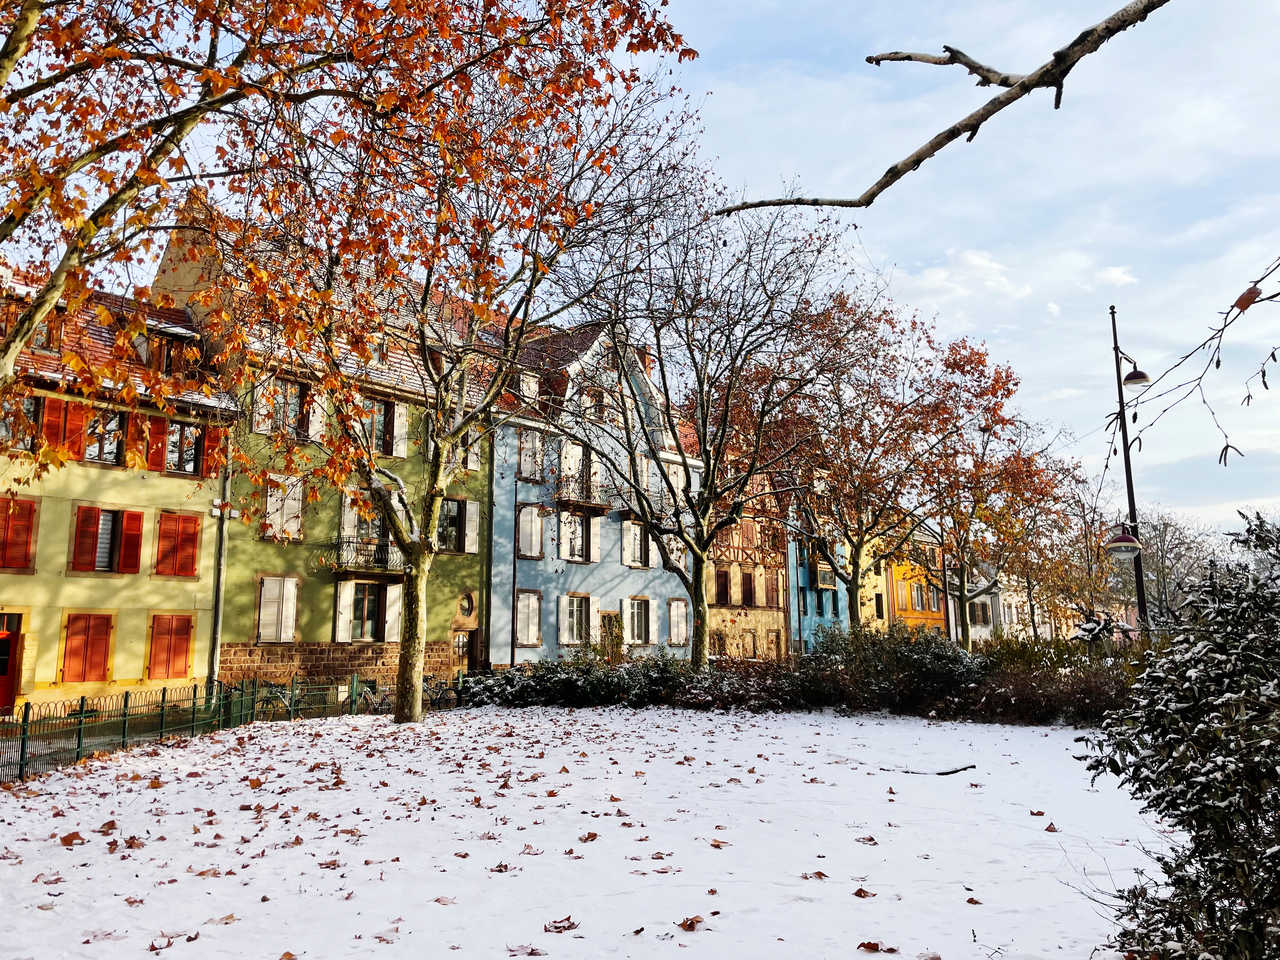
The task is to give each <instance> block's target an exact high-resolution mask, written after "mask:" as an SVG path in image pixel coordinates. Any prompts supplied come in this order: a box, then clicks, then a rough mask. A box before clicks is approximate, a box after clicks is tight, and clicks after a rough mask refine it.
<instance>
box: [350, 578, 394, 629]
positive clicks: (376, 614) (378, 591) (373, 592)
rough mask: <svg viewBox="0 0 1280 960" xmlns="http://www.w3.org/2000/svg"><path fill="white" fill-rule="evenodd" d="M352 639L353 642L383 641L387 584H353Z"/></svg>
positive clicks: (359, 582)
mask: <svg viewBox="0 0 1280 960" xmlns="http://www.w3.org/2000/svg"><path fill="white" fill-rule="evenodd" d="M352 587H353V591H352V602H351V637H350V639H352V640H381V639H383V632H382V628H383V614H384V613H385V611H386V604H387V585H386V584H385V583H365V582H363V581H358V582H356V583H354V584H352Z"/></svg>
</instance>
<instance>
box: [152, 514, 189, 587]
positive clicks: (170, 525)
mask: <svg viewBox="0 0 1280 960" xmlns="http://www.w3.org/2000/svg"><path fill="white" fill-rule="evenodd" d="M199 541H200V518H199V517H195V516H191V515H190V514H185V513H161V514H160V522H159V523H158V524H157V525H156V573H157V575H159V576H162V577H194V576H195V575H196V556H197V553H198V548H199Z"/></svg>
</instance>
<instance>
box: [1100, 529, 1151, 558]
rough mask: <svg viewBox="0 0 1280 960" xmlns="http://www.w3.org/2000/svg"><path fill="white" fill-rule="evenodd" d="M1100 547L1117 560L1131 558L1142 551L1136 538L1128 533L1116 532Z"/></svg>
mask: <svg viewBox="0 0 1280 960" xmlns="http://www.w3.org/2000/svg"><path fill="white" fill-rule="evenodd" d="M1102 548H1103V549H1104V550H1106V551H1107V553H1109V554H1111V556H1113V557H1115V558H1116V559H1117V560H1132V559H1133V558H1134V557H1136V556H1137V555H1138V554H1140V553H1141V552H1142V544H1141V543H1139V542H1138V538H1137V537H1135V536H1133V535H1132V534H1128V533H1117V534H1115V535H1114V536H1112V537H1111V539H1110V540H1108V541H1107V542H1106V543H1104V544H1103V545H1102Z"/></svg>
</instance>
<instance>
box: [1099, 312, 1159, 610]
mask: <svg viewBox="0 0 1280 960" xmlns="http://www.w3.org/2000/svg"><path fill="white" fill-rule="evenodd" d="M1111 345H1112V348H1113V349H1114V351H1115V358H1116V399H1117V401H1119V404H1120V409H1119V416H1120V444H1121V450H1123V451H1124V486H1125V492H1126V493H1127V494H1128V495H1129V523H1128V524H1127V528H1126V530H1125V533H1126V534H1127V536H1121V537H1113V538H1112V540H1111V541H1110V542H1109V543H1108V544H1107V546H1108V548H1111V549H1112V552H1113V553H1114V554H1115V555H1116V556H1117V557H1122V558H1123V557H1124V556H1128V555H1131V556H1132V557H1133V577H1134V583H1135V584H1136V586H1137V594H1138V625H1139V627H1141V628H1142V629H1143V630H1144V631H1145V630H1146V629H1147V588H1146V584H1145V583H1144V582H1143V579H1142V546H1141V543H1140V542H1139V540H1138V505H1137V502H1136V501H1135V500H1134V497H1133V466H1132V464H1131V463H1130V462H1129V423H1128V417H1127V416H1125V409H1124V388H1125V387H1129V388H1131V389H1134V388H1136V389H1142V388H1143V387H1145V386H1146V385H1147V384H1149V383H1150V382H1151V378H1150V377H1149V376H1147V375H1146V374H1145V373H1143V372H1142V371H1141V370H1139V369H1138V365H1137V364H1136V363H1134V360H1133V358H1132V357H1130V356H1129V355H1128V354H1126V353H1122V352H1121V350H1120V338H1119V336H1118V335H1117V333H1116V308H1115V305H1114V304H1113V305H1112V307H1111ZM1122 356H1123V357H1124V358H1125V359H1126V360H1128V361H1129V362H1130V363H1133V370H1131V371H1130V372H1129V373H1128V374H1127V375H1126V376H1124V377H1123V378H1121V376H1120V358H1121V357H1122Z"/></svg>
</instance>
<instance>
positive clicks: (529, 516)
mask: <svg viewBox="0 0 1280 960" xmlns="http://www.w3.org/2000/svg"><path fill="white" fill-rule="evenodd" d="M516 538H517V540H518V543H517V545H516V548H517V550H518V551H519V554H520V556H522V557H529V558H531V559H535V560H540V559H542V509H541V508H540V507H539V506H538V505H537V504H536V503H526V504H524V505H523V506H521V507H520V522H519V524H518V529H517V531H516Z"/></svg>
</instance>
